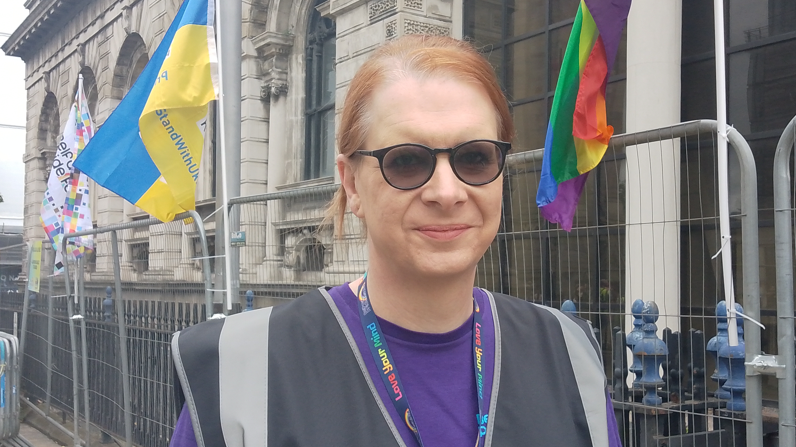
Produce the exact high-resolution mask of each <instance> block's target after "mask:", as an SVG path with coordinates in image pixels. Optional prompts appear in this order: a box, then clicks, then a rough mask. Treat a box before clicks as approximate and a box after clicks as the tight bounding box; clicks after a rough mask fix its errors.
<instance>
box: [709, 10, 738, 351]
mask: <svg viewBox="0 0 796 447" xmlns="http://www.w3.org/2000/svg"><path fill="white" fill-rule="evenodd" d="M713 9H714V11H713V18H714V28H715V31H716V36H715V41H716V122H717V123H718V126H717V127H718V130H717V133H718V157H717V161H718V170H719V226H720V229H721V248H719V252H720V253H721V266H722V269H723V273H724V275H723V277H724V302H725V303H727V322H728V326H727V332H728V336H729V343H730V346H738V327H737V322H736V320H735V289H734V286H733V279H732V244H731V243H730V242H731V240H730V209H729V208H730V207H729V192H728V186H727V172H728V166H727V88H726V85H727V84H726V82H727V81H726V79H727V76H726V74H725V66H726V65H725V61H724V0H714V2H713Z"/></svg>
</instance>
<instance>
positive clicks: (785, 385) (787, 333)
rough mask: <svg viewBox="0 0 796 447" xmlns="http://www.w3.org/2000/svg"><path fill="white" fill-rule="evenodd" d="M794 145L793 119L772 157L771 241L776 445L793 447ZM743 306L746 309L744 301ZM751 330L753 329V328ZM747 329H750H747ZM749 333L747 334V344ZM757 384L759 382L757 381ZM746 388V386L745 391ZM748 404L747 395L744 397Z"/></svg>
mask: <svg viewBox="0 0 796 447" xmlns="http://www.w3.org/2000/svg"><path fill="white" fill-rule="evenodd" d="M794 144H796V117H795V118H793V119H792V120H791V121H790V123H788V125H787V126H786V127H785V131H784V132H783V133H782V136H781V137H780V139H779V142H778V143H777V152H776V154H775V155H774V237H775V244H774V248H775V253H776V259H777V264H776V265H777V317H778V318H777V340H778V343H777V353H778V357H779V364H780V365H783V366H784V371H783V372H782V374H781V377H780V376H779V375H778V376H777V378H778V379H779V380H778V382H779V383H778V384H779V387H778V388H779V445H780V447H783V446H788V447H790V446H793V445H796V397H794V396H795V395H796V358H795V356H794V346H793V337H794V334H793V332H794V328H793V326H794V321H793V320H792V318H793V307H794V305H793V233H792V231H793V226H792V225H793V216H792V214H791V213H792V212H793V210H792V206H793V205H792V204H791V195H792V192H791V189H790V188H791V178H790V159H791V154H792V152H793V147H794ZM744 304H745V305H747V308H748V307H749V306H748V304H747V303H746V301H744ZM752 326H753V325H752ZM749 329H753V327H750V328H749ZM749 333H750V330H747V331H746V334H745V335H746V343H747V346H748V344H749ZM758 380H759V379H758ZM748 387H749V384H747V389H748ZM746 400H747V404H748V403H749V393H748V391H747V395H746Z"/></svg>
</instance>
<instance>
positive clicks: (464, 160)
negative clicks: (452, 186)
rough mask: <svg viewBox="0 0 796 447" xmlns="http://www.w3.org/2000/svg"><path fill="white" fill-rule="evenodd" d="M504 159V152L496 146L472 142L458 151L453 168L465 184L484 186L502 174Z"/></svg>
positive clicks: (489, 143) (487, 142) (486, 142)
mask: <svg viewBox="0 0 796 447" xmlns="http://www.w3.org/2000/svg"><path fill="white" fill-rule="evenodd" d="M503 159H504V158H503V151H501V150H500V148H499V147H498V146H497V145H496V144H494V143H491V142H489V141H472V142H470V143H467V144H465V145H464V146H461V147H459V149H458V150H457V151H456V154H455V156H454V158H453V168H454V170H455V171H456V173H457V174H458V175H459V178H461V179H462V180H463V181H464V182H465V183H468V184H470V185H484V184H487V183H489V182H491V181H492V180H495V179H496V178H497V176H498V174H500V171H501V170H502V169H503Z"/></svg>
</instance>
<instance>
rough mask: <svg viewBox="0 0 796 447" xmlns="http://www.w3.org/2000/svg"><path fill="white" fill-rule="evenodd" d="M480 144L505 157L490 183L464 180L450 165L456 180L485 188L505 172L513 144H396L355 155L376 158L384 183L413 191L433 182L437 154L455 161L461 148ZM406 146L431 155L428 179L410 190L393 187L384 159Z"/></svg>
mask: <svg viewBox="0 0 796 447" xmlns="http://www.w3.org/2000/svg"><path fill="white" fill-rule="evenodd" d="M478 142H485V143H492V144H494V145H495V146H497V147H498V149H500V153H501V155H502V156H503V159H502V163H501V165H500V169H498V172H497V174H495V176H494V177H492V178H491V179H490V180H489V181H486V182H482V183H470V182H468V181H466V180H464V179H463V178H462V177H461V176H460V175H459V173H458V172H457V171H456V166H455V165H454V163H452V162H450V165H451V170H452V171H453V174H454V175H456V178H458V179H459V180H460V181H461V182H462V183H464V184H465V185H470V186H483V185H487V184H489V183H492V182H494V181H495V179H497V178H498V177H500V174H501V173H502V172H503V169H504V168H505V167H506V156H507V155H508V152H509V151H510V150H511V143H508V142H505V141H497V140H487V139H476V140H470V141H465V142H464V143H459V144H457V145H456V146H453V147H449V148H441V149H434V148H431V147H428V146H426V145H424V144H419V143H401V144H396V145H393V146H388V147H385V148H382V149H376V150H373V151H365V150H358V151H355V152H354V153H355V154H360V155H365V156H368V157H375V158H376V159H377V160H379V170H380V171H381V176H382V177H384V181H385V182H387V184H388V185H390V186H392V187H393V188H395V189H400V190H401V191H411V190H413V189H417V188H420V187H422V186H423V185H425V184H426V183H428V181H429V180H431V177H433V176H434V172H435V171H436V170H437V154H448V155H449V156H450V160H453V158H454V157H455V156H456V152H457V151H458V150H459V149H460V148H462V147H463V146H465V145H467V144H470V143H478ZM404 146H416V147H419V148H423V149H425V150H426V151H427V152H428V153H429V155H431V171H430V173H429V175H428V177H427V178H426V179H425V180H424V181H423V182H422V183H420V184H419V185H417V186H412V187H409V188H401V187H398V186H395V185H393V184H392V183H391V182H390V180H389V179H388V178H387V174H385V173H384V157H386V156H387V153H388V152H390V151H391V150H393V149H396V148H399V147H404Z"/></svg>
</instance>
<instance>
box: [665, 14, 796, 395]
mask: <svg viewBox="0 0 796 447" xmlns="http://www.w3.org/2000/svg"><path fill="white" fill-rule="evenodd" d="M725 33H726V36H727V38H726V48H725V52H726V61H727V70H726V74H727V121H728V123H729V124H730V125H732V126H734V127H735V128H736V129H737V130H738V131H739V132H740V133H741V135H743V136H744V138H746V140H747V141H748V142H749V146H750V147H751V149H752V152H753V153H754V157H755V163H756V165H757V170H758V171H757V179H758V180H757V181H758V183H757V194H758V203H759V207H760V214H759V216H760V232H759V244H760V247H761V249H760V267H761V284H765V283H766V281H765V278H768V276H767V275H769V274H770V273H769V272H770V271H771V267H772V266H773V265H775V263H776V262H775V259H774V249H773V247H774V234H773V228H772V226H773V219H774V211H773V208H774V198H773V189H774V185H773V177H772V175H771V173H772V170H771V169H772V166H773V163H774V161H773V160H774V153H775V152H776V146H777V141H778V140H779V137H780V135H781V134H782V132H783V131H784V129H785V126H786V125H787V123H788V122H789V121H790V120H791V119H792V118H793V116H794V115H795V114H796V96H795V95H794V94H793V92H794V91H796V58H794V57H793V53H794V51H796V3H794V2H793V0H767V1H757V2H750V1H748V0H729V1H727V2H725ZM682 52H683V59H682V72H681V73H682V75H681V78H682V82H681V84H682V91H681V98H682V101H681V106H682V119H683V120H684V121H685V120H691V119H705V118H707V119H711V118H713V119H715V117H716V69H715V66H716V62H715V57H714V27H713V1H712V0H690V1H687V2H683V39H682ZM694 146H695V145H689V146H686V147H685V151H684V154H685V155H684V157H683V168H682V170H681V173H682V174H681V178H684V179H688V181H690V182H692V184H694V182H700V181H701V182H702V183H696V184H700V185H705V186H704V187H703V189H705V188H707V187H712V184H711V183H712V181H713V179H712V178H710V177H708V178H706V179H700V178H699V177H698V175H699V174H700V170H697V169H694V168H693V167H692V169H691V170H690V171H689V170H688V166H687V162H688V163H691V164H692V166H693V165H694V164H696V163H699V160H701V163H702V165H707V166H709V168H708V172H710V169H713V168H712V164H711V163H712V162H713V154H712V153H705V151H704V150H702V151H700V150H699V148H698V147H694ZM711 152H712V151H711ZM730 154H732V152H730ZM733 158H734V157H733V156H732V155H731V157H730V162H731V163H732V162H733ZM731 166H732V165H731ZM732 191H733V187H732V185H731V186H730V193H731V194H732ZM687 199H688V198H687V197H683V199H682V202H683V203H687V202H686V200H687ZM717 216H718V210H717V209H713V208H708V209H707V210H706V211H704V212H702V213H701V214H695V215H691V216H689V221H690V223H689V224H685V223H684V224H683V232H682V235H683V236H682V240H681V244H682V250H681V253H682V258H683V259H684V267H683V282H684V284H686V285H684V286H683V287H684V289H685V288H686V287H687V289H685V290H684V292H683V295H684V296H690V297H693V298H690V299H689V301H688V302H684V303H683V307H684V312H683V313H686V312H689V313H691V314H694V315H699V314H701V313H702V312H703V310H702V309H701V306H703V305H707V306H709V305H710V304H703V303H705V302H715V301H716V299H717V298H716V297H718V296H719V295H720V294H721V291H722V286H721V284H722V278H721V273H720V270H719V269H720V267H718V266H717V265H716V264H715V263H711V262H710V259H709V256H708V257H705V256H704V255H703V253H705V252H707V253H715V251H717V250H718V248H717V246H716V244H717V241H718V237H719V236H718V234H716V233H717V230H716V228H718V218H717ZM731 227H732V230H731V231H732V233H731V234H732V240H733V243H735V242H736V241H739V240H740V239H741V234H740V227H739V226H737V225H736V219H735V218H733V219H732V220H731ZM739 250H740V246H739V247H738V248H733V256H734V257H735V259H734V260H733V267H734V269H735V271H734V275H735V278H741V277H742V275H741V272H742V268H743V265H742V262H743V257H742V256H738V253H739ZM772 281H773V279H772ZM769 282H771V281H769ZM741 287H742V286H741V285H740V284H739V283H737V282H736V285H735V288H736V290H739V289H740V288H741ZM701 297H706V298H704V299H703V298H701ZM686 306H687V307H686ZM760 307H761V309H760V316H761V320H762V322H763V324H765V325H766V326H767V327H768V328H769V329H768V330H766V331H763V338H762V348H763V350H764V351H768V352H771V351H774V350H776V337H772V336H768V335H767V334H776V325H777V324H778V322H777V319H776V317H775V315H776V294H775V290H774V288H771V287H768V288H767V287H763V288H761V290H760ZM708 335H710V334H708ZM775 383H776V382H775V381H774V380H773V378H772V379H769V378H765V379H764V387H763V393H764V394H763V398H764V399H776V392H773V393H772V390H776V387H775V385H774V384H775Z"/></svg>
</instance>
